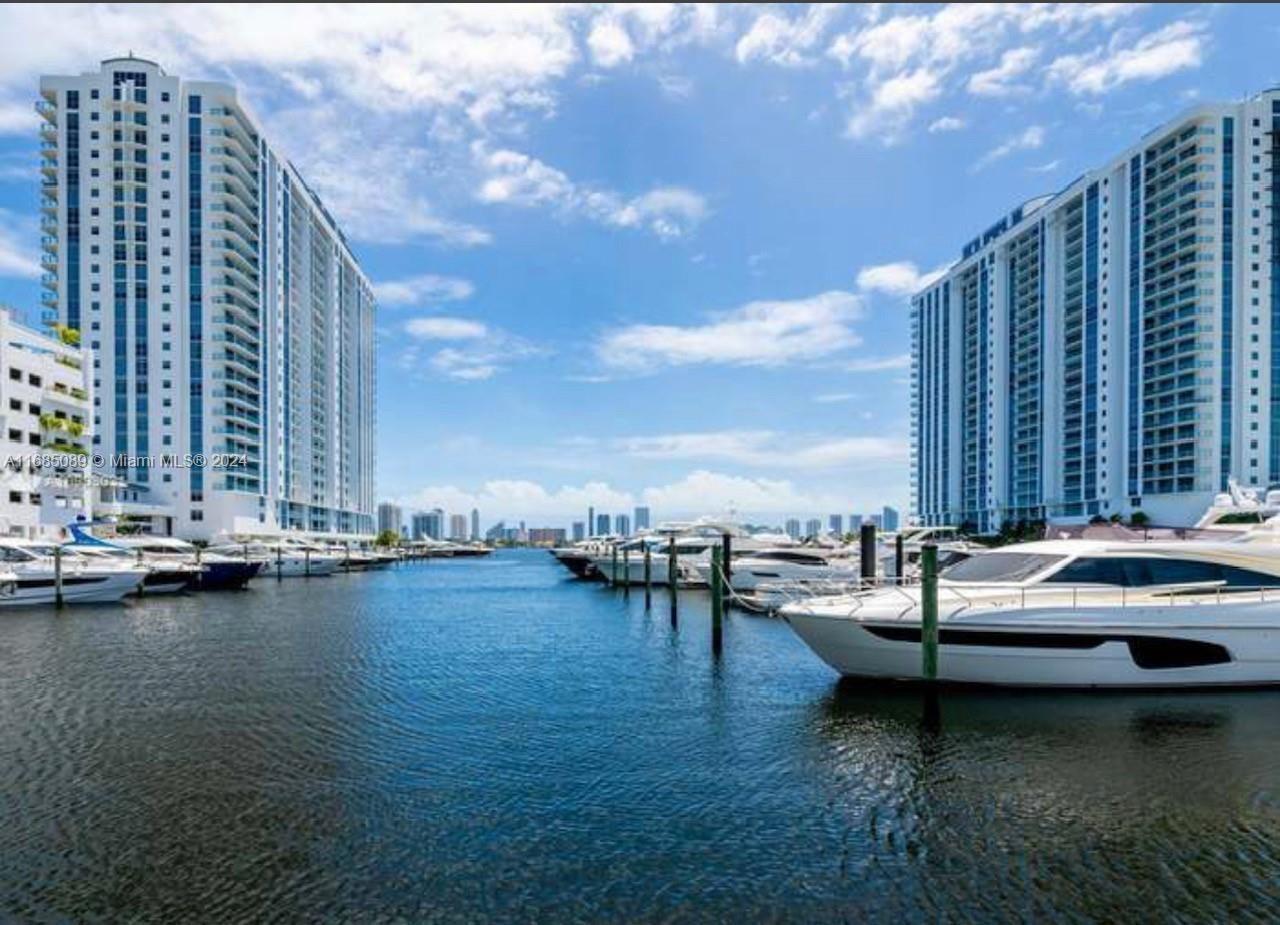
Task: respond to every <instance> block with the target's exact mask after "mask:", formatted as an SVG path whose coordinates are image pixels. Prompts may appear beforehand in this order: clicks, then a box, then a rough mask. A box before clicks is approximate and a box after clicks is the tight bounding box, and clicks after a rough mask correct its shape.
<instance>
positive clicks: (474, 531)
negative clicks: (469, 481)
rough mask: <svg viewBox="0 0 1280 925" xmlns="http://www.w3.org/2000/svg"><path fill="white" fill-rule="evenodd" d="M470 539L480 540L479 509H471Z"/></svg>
mask: <svg viewBox="0 0 1280 925" xmlns="http://www.w3.org/2000/svg"><path fill="white" fill-rule="evenodd" d="M471 539H472V541H475V540H478V539H480V509H479V508H475V507H473V508H472V509H471Z"/></svg>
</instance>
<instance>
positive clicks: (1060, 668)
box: [782, 603, 1280, 688]
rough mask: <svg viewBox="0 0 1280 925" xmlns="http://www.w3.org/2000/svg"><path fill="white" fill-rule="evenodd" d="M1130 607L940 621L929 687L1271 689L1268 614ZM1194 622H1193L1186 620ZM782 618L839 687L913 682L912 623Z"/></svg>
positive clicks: (1278, 637)
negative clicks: (850, 682) (935, 683)
mask: <svg viewBox="0 0 1280 925" xmlns="http://www.w3.org/2000/svg"><path fill="white" fill-rule="evenodd" d="M1174 610H1175V611H1176V612H1175V613H1174V614H1172V615H1171V614H1170V609H1169V608H1161V607H1150V608H1146V607H1138V608H1130V611H1129V613H1127V614H1125V615H1124V616H1123V617H1117V616H1116V615H1115V614H1110V615H1107V616H1103V615H1099V616H1098V617H1094V618H1090V617H1087V616H1082V614H1081V612H1080V611H1074V612H1072V611H1063V612H1059V613H1054V612H1052V611H1047V612H1038V613H1037V612H1019V613H1018V615H1017V617H1016V618H1012V619H1001V618H999V617H986V618H985V619H983V620H944V621H943V622H942V624H941V632H940V641H939V646H938V680H939V681H944V682H952V683H959V684H977V685H994V686H1009V687H1115V688H1134V687H1155V688H1168V687H1215V686H1233V685H1235V686H1259V685H1276V684H1280V619H1278V618H1277V614H1276V604H1274V603H1273V604H1257V605H1251V604H1230V605H1219V606H1206V607H1203V608H1183V607H1178V608H1174ZM1197 610H1198V611H1199V612H1196V611H1197ZM782 613H783V616H784V617H785V618H786V620H787V621H788V623H790V625H791V627H792V629H793V630H794V631H795V632H796V634H797V635H798V636H799V637H800V638H801V639H802V640H803V641H804V642H805V644H807V645H808V646H809V648H810V649H812V650H813V651H814V653H815V654H817V655H818V657H819V658H821V659H822V660H823V661H824V662H826V663H827V664H828V665H830V666H831V667H832V668H834V669H835V670H836V671H837V672H839V673H840V674H841V675H843V676H845V677H851V678H865V679H880V680H894V681H920V680H922V679H923V674H922V651H921V642H920V623H919V620H918V618H916V617H915V616H914V615H913V616H904V617H900V618H897V619H894V618H877V617H875V616H871V615H868V616H858V617H852V616H850V615H848V614H847V613H845V614H840V613H836V612H830V611H829V612H823V609H822V608H821V607H807V606H805V605H789V606H787V607H784V608H783V611H782Z"/></svg>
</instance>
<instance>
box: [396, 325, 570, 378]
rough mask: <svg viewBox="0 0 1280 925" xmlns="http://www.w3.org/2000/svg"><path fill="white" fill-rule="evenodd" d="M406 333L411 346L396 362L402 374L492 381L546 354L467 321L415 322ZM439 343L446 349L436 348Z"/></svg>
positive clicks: (408, 326)
mask: <svg viewBox="0 0 1280 925" xmlns="http://www.w3.org/2000/svg"><path fill="white" fill-rule="evenodd" d="M404 330H405V333H406V334H408V335H409V337H410V341H411V342H410V343H409V344H408V345H407V346H405V347H404V348H403V349H402V350H401V351H400V354H399V356H398V358H397V365H398V366H399V367H400V368H401V369H402V370H404V371H406V372H410V373H414V372H426V373H430V374H432V375H434V376H438V377H443V378H446V379H456V380H459V381H462V382H480V381H483V380H486V379H492V378H493V377H494V376H496V375H498V374H499V373H501V372H503V371H504V370H506V369H507V368H509V367H510V366H511V365H512V364H514V363H516V362H518V361H520V360H525V359H528V358H530V357H535V356H542V355H544V354H545V353H546V351H545V350H544V349H543V348H541V347H538V346H536V345H534V344H531V343H529V342H528V341H526V340H524V339H523V338H520V337H516V336H515V335H514V334H510V333H508V332H506V331H503V330H500V329H497V328H491V327H489V326H488V325H486V324H484V323H482V322H479V321H473V320H471V319H468V318H413V319H410V320H409V321H407V322H405V326H404ZM438 341H444V342H446V343H447V346H439V345H437V344H435V342H438Z"/></svg>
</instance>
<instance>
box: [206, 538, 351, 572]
mask: <svg viewBox="0 0 1280 925" xmlns="http://www.w3.org/2000/svg"><path fill="white" fill-rule="evenodd" d="M209 552H211V553H215V554H218V555H222V556H228V557H231V558H234V559H240V560H242V561H246V562H256V563H258V565H259V567H260V568H261V572H260V574H261V575H263V576H266V577H269V578H306V577H315V576H321V575H332V574H333V573H334V572H335V571H337V569H338V566H339V564H340V557H339V556H337V555H334V554H333V553H332V552H330V551H329V550H328V549H324V548H322V547H318V546H314V545H312V544H310V543H307V542H305V541H303V540H300V539H298V538H296V537H271V538H262V539H251V540H246V541H245V542H241V543H234V542H227V543H222V544H220V545H217V546H210V547H209Z"/></svg>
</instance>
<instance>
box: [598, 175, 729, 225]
mask: <svg viewBox="0 0 1280 925" xmlns="http://www.w3.org/2000/svg"><path fill="white" fill-rule="evenodd" d="M709 211H710V210H708V208H707V203H706V200H705V199H703V198H702V196H701V195H699V194H698V193H695V192H693V191H692V190H688V189H684V188H682V187H678V186H662V187H658V188H657V189H652V190H650V191H649V192H647V193H644V194H643V195H640V196H637V197H636V198H634V199H632V200H630V201H629V202H626V203H624V204H622V205H621V206H619V207H617V208H613V209H611V211H610V212H609V221H610V222H612V223H613V224H615V225H621V226H622V227H624V228H639V227H647V228H648V229H649V230H650V231H652V232H653V233H654V234H656V235H657V236H658V237H660V238H678V237H681V236H682V235H684V234H686V233H687V232H688V231H689V230H690V229H692V228H695V227H697V226H698V225H699V224H701V223H702V221H703V220H704V219H705V218H706V217H707V215H708V213H709Z"/></svg>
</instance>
